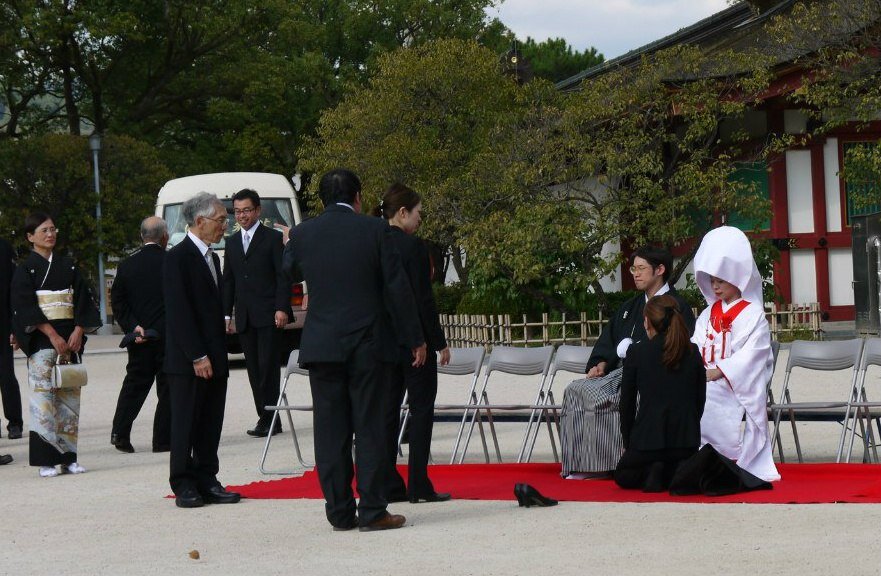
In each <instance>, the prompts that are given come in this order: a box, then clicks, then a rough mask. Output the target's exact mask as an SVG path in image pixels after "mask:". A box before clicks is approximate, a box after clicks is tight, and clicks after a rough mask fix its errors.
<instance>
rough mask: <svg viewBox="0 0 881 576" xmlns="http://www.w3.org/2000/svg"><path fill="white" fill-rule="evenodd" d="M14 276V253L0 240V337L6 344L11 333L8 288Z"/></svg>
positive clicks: (7, 243)
mask: <svg viewBox="0 0 881 576" xmlns="http://www.w3.org/2000/svg"><path fill="white" fill-rule="evenodd" d="M13 274H15V251H14V250H13V249H12V246H10V244H9V242H7V241H6V240H2V239H0V337H2V338H3V340H5V341H6V342H7V343H8V342H9V334H11V333H12V302H11V297H10V294H11V292H10V290H9V287H10V285H11V284H12V275H13Z"/></svg>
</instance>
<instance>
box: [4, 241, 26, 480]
mask: <svg viewBox="0 0 881 576" xmlns="http://www.w3.org/2000/svg"><path fill="white" fill-rule="evenodd" d="M13 272H15V251H14V250H13V249H12V246H10V245H9V243H8V242H7V241H6V240H3V239H0V338H2V341H0V394H2V396H3V415H4V416H6V420H7V422H6V431H7V432H8V433H9V439H10V440H16V439H18V438H21V435H22V426H24V420H23V419H22V414H21V390H19V387H18V380H17V379H16V377H15V366H14V365H13V356H12V339H11V336H12V305H11V302H10V293H9V286H10V284H12V274H13ZM3 460H4V458H3V457H0V463H2V464H6V463H7V462H5V461H3ZM9 462H12V457H11V456H10V457H9Z"/></svg>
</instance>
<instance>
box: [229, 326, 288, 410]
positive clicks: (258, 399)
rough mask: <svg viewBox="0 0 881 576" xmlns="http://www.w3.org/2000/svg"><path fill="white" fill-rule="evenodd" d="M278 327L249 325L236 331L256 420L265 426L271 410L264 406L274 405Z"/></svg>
mask: <svg viewBox="0 0 881 576" xmlns="http://www.w3.org/2000/svg"><path fill="white" fill-rule="evenodd" d="M280 340H281V338H280V335H279V330H278V329H277V328H276V327H275V326H263V327H261V328H254V327H249V328H248V329H247V330H245V331H244V332H240V333H239V343H240V344H241V345H242V352H244V354H245V366H246V367H247V368H248V381H249V382H250V383H251V393H252V394H253V396H254V407H255V408H256V409H257V417H258V423H259V424H260V425H262V426H269V423H270V422H271V421H272V412H271V411H269V410H266V408H265V407H266V406H269V405H275V403H276V401H278V393H279V389H280V388H279V387H280V381H281V370H280V365H279V345H280Z"/></svg>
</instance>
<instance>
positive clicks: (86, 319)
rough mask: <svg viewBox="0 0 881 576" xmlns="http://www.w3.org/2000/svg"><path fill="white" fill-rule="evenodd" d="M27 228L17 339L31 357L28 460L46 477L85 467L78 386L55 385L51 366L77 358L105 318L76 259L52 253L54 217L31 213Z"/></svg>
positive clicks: (19, 274)
mask: <svg viewBox="0 0 881 576" xmlns="http://www.w3.org/2000/svg"><path fill="white" fill-rule="evenodd" d="M24 231H25V234H26V235H27V239H28V242H30V243H31V244H33V251H32V252H31V253H30V255H28V257H27V258H25V260H24V261H23V262H22V263H21V264H20V265H19V266H18V268H16V270H15V275H14V276H13V278H12V287H11V291H12V310H13V325H14V331H15V338H16V343H17V344H18V346H19V347H21V349H22V351H23V352H24V353H25V355H26V356H27V357H28V383H29V384H30V387H31V394H30V464H31V466H39V467H40V476H42V477H44V478H45V477H50V476H57V475H58V474H59V472H61V473H71V474H79V473H82V472H85V471H86V469H85V468H83V467H82V466H81V465H80V464H79V462H77V452H76V448H77V437H78V428H79V412H80V389H79V388H57V387H54V385H53V382H52V371H53V368H54V367H55V364H56V362H57V361H58V360H59V359H61V358H66V359H71V361H74V362H76V361H77V358H78V357H79V355H80V354H82V351H83V345H84V344H85V340H86V338H85V336H84V333H85V332H87V331H92V330H95V329H97V328H98V327H99V326H100V325H101V320H100V318H99V314H98V310H97V308H96V307H95V301H94V299H93V297H92V293H91V290H90V289H89V287H88V285H87V284H86V282H85V280H84V279H83V277H82V276H81V275H80V273H79V270H77V268H76V266H75V265H74V263H73V260H71V259H70V258H67V257H65V256H58V255H55V254H53V250H54V249H55V242H56V240H57V238H58V230H57V229H56V228H55V223H54V222H53V221H52V218H51V217H50V216H49V215H48V214H45V213H42V212H36V213H33V214H31V215H29V216H28V217H27V218H26V219H25V226H24ZM59 465H60V470H59V468H58V466H59Z"/></svg>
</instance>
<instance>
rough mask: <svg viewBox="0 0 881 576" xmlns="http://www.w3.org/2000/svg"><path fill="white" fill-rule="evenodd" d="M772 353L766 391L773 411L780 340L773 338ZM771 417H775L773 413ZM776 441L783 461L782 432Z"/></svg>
mask: <svg viewBox="0 0 881 576" xmlns="http://www.w3.org/2000/svg"><path fill="white" fill-rule="evenodd" d="M771 354H772V355H773V356H774V364H773V365H772V366H771V377H770V378H768V385H767V386H766V387H765V393H766V394H767V396H768V412H769V413H770V412H771V408H770V407H771V405H772V404H774V391H773V390H772V389H771V388H772V386H771V383H772V382H773V381H774V373H775V372H776V371H777V358H779V357H780V342H778V341H777V340H771ZM770 415H771V419H773V418H774V416H773V414H770ZM774 442H775V443H776V444H777V452H778V453H779V454H780V461H781V462H783V442H782V441H781V440H780V433H779V432H777V433H775V434H774Z"/></svg>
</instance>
